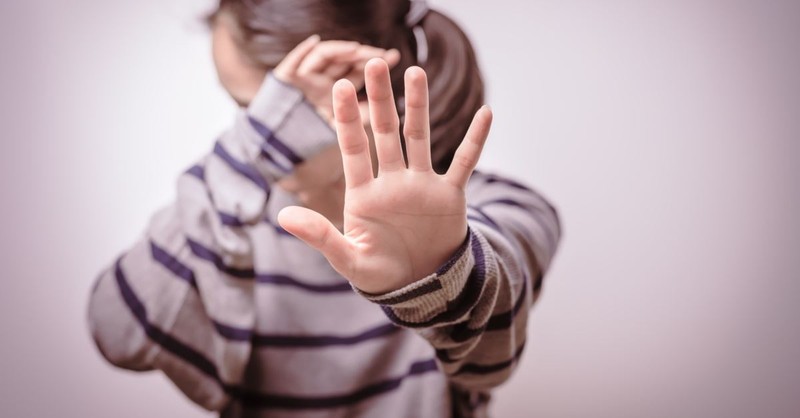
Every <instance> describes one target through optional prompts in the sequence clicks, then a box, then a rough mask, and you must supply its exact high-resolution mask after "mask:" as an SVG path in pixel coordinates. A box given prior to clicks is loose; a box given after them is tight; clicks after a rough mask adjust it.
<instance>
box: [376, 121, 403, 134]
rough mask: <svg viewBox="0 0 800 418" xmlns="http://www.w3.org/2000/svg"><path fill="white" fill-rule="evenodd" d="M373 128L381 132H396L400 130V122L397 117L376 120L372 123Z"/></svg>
mask: <svg viewBox="0 0 800 418" xmlns="http://www.w3.org/2000/svg"><path fill="white" fill-rule="evenodd" d="M372 129H373V130H375V132H376V133H379V134H388V133H394V132H397V131H398V130H399V122H398V120H397V118H393V119H391V120H385V121H379V122H375V123H373V124H372Z"/></svg>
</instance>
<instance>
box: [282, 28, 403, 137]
mask: <svg viewBox="0 0 800 418" xmlns="http://www.w3.org/2000/svg"><path fill="white" fill-rule="evenodd" d="M376 57H377V58H383V59H384V60H386V62H387V63H388V64H389V66H390V67H393V66H395V65H397V63H399V62H400V53H399V52H398V51H397V50H396V49H390V50H385V49H382V48H377V47H374V46H370V45H362V44H360V43H358V42H354V41H320V38H319V36H318V35H312V36H310V37H308V38H307V39H306V40H304V41H303V42H301V43H300V44H298V45H297V46H296V47H295V48H294V49H293V50H292V51H291V52H289V53H288V54H287V55H286V57H284V59H283V60H282V61H281V62H280V64H278V66H277V67H275V70H273V75H274V76H275V78H277V79H278V80H281V81H283V82H284V83H288V84H291V85H293V86H295V87H297V88H298V89H300V91H302V92H303V95H304V96H305V97H306V98H307V99H308V101H309V102H311V103H312V104H313V105H314V107H315V108H316V109H317V112H318V113H319V114H320V115H322V117H323V118H325V119H326V120H327V121H328V122H329V123H332V121H333V106H332V100H331V87H333V84H334V83H335V82H336V80H338V79H340V78H344V79H347V80H350V82H351V83H353V85H354V86H355V87H356V89H360V88H361V87H363V85H364V66H365V65H366V64H367V61H369V60H370V59H371V58H376Z"/></svg>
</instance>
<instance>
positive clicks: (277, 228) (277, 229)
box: [263, 218, 296, 238]
mask: <svg viewBox="0 0 800 418" xmlns="http://www.w3.org/2000/svg"><path fill="white" fill-rule="evenodd" d="M263 222H264V223H265V224H267V225H269V226H271V227H273V228H274V229H275V232H277V233H278V234H279V235H286V236H289V237H292V238H296V237H295V236H294V235H292V234H291V233H290V232H289V231H287V230H285V229H283V227H282V226H280V225H278V224H276V223H272V221H270V220H269V219H268V218H264V221H263Z"/></svg>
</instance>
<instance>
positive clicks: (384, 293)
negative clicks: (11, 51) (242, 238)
mask: <svg viewBox="0 0 800 418" xmlns="http://www.w3.org/2000/svg"><path fill="white" fill-rule="evenodd" d="M405 84H406V97H405V98H406V122H405V125H404V127H403V129H404V133H405V141H406V155H407V160H408V163H407V166H406V164H405V163H404V161H403V155H402V151H401V147H400V137H399V120H398V117H397V112H396V109H395V107H394V99H393V97H392V91H391V84H390V82H389V73H388V68H387V66H386V65H385V64H384V63H381V62H380V61H378V60H373V61H371V62H370V63H368V64H367V67H366V87H367V94H368V96H369V102H370V103H369V104H370V119H371V122H372V123H371V125H372V126H373V131H374V136H375V149H376V154H377V161H378V166H379V169H378V175H377V177H374V176H373V170H372V162H371V161H372V160H371V158H370V151H369V146H368V139H367V136H366V133H365V132H364V129H363V126H362V124H361V121H360V117H359V113H358V108H357V104H356V100H355V91H354V89H353V87H352V86H350V85H349V83H347V82H339V83H337V85H336V86H335V87H334V114H335V120H336V128H337V134H338V139H339V144H340V149H341V151H342V160H343V163H344V173H345V180H346V191H345V210H344V230H343V231H342V232H343V233H342V232H339V231H338V230H337V229H336V228H335V227H334V226H333V225H331V224H330V222H329V221H327V220H326V219H325V218H324V217H322V216H321V215H319V214H317V213H315V212H313V211H310V210H308V209H305V208H299V207H291V208H285V209H284V210H283V211H281V213H280V215H279V220H280V223H281V225H282V226H284V227H285V228H286V229H287V230H288V231H289V232H291V233H293V234H295V235H296V236H298V237H299V238H300V239H302V240H304V241H305V242H306V243H307V244H309V245H310V246H312V247H314V248H316V249H318V250H319V251H321V252H322V253H323V254H324V255H325V257H326V258H327V259H328V260H329V261H330V263H331V265H332V266H333V268H334V269H336V270H337V271H338V272H339V273H340V274H342V276H344V277H346V278H347V279H348V280H350V282H351V284H352V285H353V287H354V288H356V290H357V291H358V292H359V293H361V294H362V295H363V296H365V297H366V298H368V299H369V300H371V301H373V302H375V303H378V304H381V305H382V306H383V310H384V312H385V313H386V315H387V316H388V317H389V318H390V319H391V320H392V321H394V322H395V323H396V324H399V325H401V326H405V327H409V328H415V329H417V330H419V333H420V334H421V335H422V336H423V337H425V338H426V339H427V340H428V341H429V342H430V343H431V344H432V345H433V347H434V348H436V350H437V354H438V356H437V357H438V360H439V364H440V368H441V369H442V370H443V371H444V372H445V373H447V374H448V375H449V376H450V378H451V379H452V381H453V382H454V383H456V384H458V385H459V386H461V387H464V388H466V389H470V390H483V389H487V388H490V387H493V386H496V385H497V384H499V383H500V382H502V381H503V380H505V379H506V378H507V377H508V376H509V374H510V371H511V370H512V368H513V364H514V363H515V360H516V359H517V358H518V357H519V355H520V353H521V352H522V347H523V344H524V341H525V322H526V319H527V308H528V307H529V306H530V305H531V304H532V303H533V299H534V296H533V295H534V292H533V289H535V288H538V283H539V282H540V278H541V274H542V273H543V272H544V271H545V270H546V269H547V266H548V265H549V262H550V259H551V257H552V255H553V252H554V251H555V247H556V245H557V241H558V235H559V229H558V220H557V217H556V214H555V211H553V210H552V208H551V207H550V206H549V205H548V204H547V203H546V202H545V201H544V200H543V199H542V198H541V197H539V196H538V195H537V194H535V193H533V192H532V191H530V190H527V189H525V188H523V187H519V185H516V184H513V185H512V184H511V183H506V184H501V182H499V181H498V180H499V179H498V178H490V180H486V181H485V182H484V183H485V184H483V183H480V181H479V180H478V179H477V178H476V180H475V181H472V182H471V185H470V187H469V188H468V187H467V183H468V180H469V178H470V175H471V174H472V171H473V169H474V167H475V164H476V163H477V160H478V158H479V156H480V153H481V150H482V148H483V144H484V143H485V141H486V137H487V135H488V133H489V126H490V124H491V119H492V114H491V112H490V111H489V110H488V108H485V107H484V108H482V109H481V110H479V111H478V112H477V114H476V115H475V118H474V120H473V122H472V125H471V126H470V129H469V131H468V132H467V134H466V137H465V138H464V140H463V141H462V143H461V145H460V146H459V148H458V150H457V151H456V153H455V156H454V159H453V163H452V164H451V166H450V168H449V169H448V171H447V173H446V174H444V175H438V174H436V173H435V172H434V171H433V170H432V168H431V160H430V158H431V157H430V132H429V122H428V97H427V81H426V78H425V73H424V71H422V70H421V69H420V68H410V69H409V70H408V71H406V78H405ZM478 177H479V176H478ZM467 192H469V193H470V194H471V196H470V201H471V203H472V207H470V210H469V212H471V213H469V212H468V207H467V199H466V194H467ZM533 212H535V213H533ZM469 215H471V216H469ZM468 216H469V217H471V218H473V219H475V221H472V222H468ZM479 221H480V222H479Z"/></svg>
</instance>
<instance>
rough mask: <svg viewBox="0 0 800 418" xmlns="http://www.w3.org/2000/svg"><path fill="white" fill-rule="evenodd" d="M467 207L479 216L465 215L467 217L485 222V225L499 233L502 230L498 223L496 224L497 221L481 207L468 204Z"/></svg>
mask: <svg viewBox="0 0 800 418" xmlns="http://www.w3.org/2000/svg"><path fill="white" fill-rule="evenodd" d="M469 208H470V209H472V210H474V211H475V212H476V213H478V214H479V215H480V216H481V217H480V218H478V217H475V216H467V219H470V218H472V219H474V220H476V221H478V222H481V223H485V224H486V225H489V226H490V227H491V228H492V229H494V230H495V231H497V232H500V233H502V232H503V228H501V227H500V225H498V224H497V222H495V221H494V219H492V218H491V217H490V216H489V215H487V214H486V212H484V211H483V210H481V208H479V207H477V206H470V207H469Z"/></svg>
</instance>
